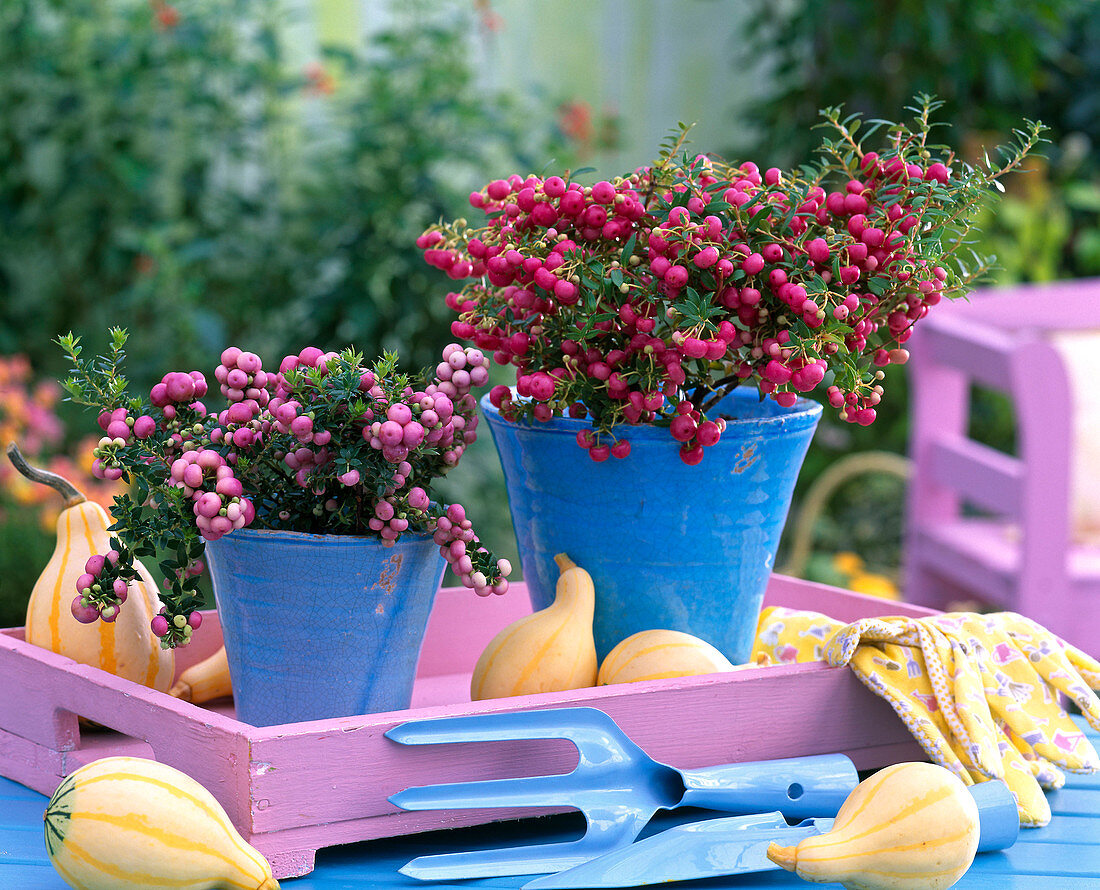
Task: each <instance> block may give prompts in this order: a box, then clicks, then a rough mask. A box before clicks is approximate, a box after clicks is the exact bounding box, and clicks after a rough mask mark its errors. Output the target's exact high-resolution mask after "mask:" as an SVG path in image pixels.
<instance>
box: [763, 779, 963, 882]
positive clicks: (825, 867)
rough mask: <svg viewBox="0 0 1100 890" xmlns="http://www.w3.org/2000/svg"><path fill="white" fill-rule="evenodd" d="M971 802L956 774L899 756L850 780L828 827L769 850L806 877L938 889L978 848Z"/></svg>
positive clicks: (958, 875) (958, 874)
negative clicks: (792, 844) (795, 842)
mask: <svg viewBox="0 0 1100 890" xmlns="http://www.w3.org/2000/svg"><path fill="white" fill-rule="evenodd" d="M978 835H979V824H978V807H977V804H976V803H975V802H974V798H973V797H972V796H971V795H970V793H969V792H968V791H967V790H966V786H965V785H964V784H963V783H962V781H961V780H960V779H959V778H958V777H957V776H956V775H955V774H954V773H952V772H951V771H950V770H947V769H944V768H943V767H942V766H937V765H935V764H933V763H898V764H895V765H894V766H888V767H886V769H883V770H879V771H878V772H877V773H875V774H874V775H873V776H871V777H870V778H867V779H865V780H864V781H862V782H860V783H859V785H857V786H856V787H855V789H854V790H853V791H852V793H851V794H850V795H848V799H847V800H845V802H844V805H843V806H842V807H841V808H840V812H839V813H837V816H836V821H835V822H834V824H833V828H832V830H830V831H828V832H826V833H825V834H820V835H816V836H814V837H809V838H806V839H805V840H804V841H802V842H801V843H800V844H799V845H798V846H797V847H781V846H779V845H778V844H775V843H773V844H772V845H771V846H770V847H769V848H768V858H769V859H771V860H772V861H773V862H775V863H776V864H777V865H780V866H782V867H783V868H785V869H786V870H787V871H793V872H795V873H796V874H797V875H798V876H799V877H800V878H802V879H803V880H805V881H812V882H814V883H818V884H823V883H829V882H833V881H835V882H838V883H840V884H842V885H843V886H844V887H846V888H847V890H944V888H947V887H950V886H952V885H953V884H955V883H956V882H957V881H958V880H959V878H961V877H962V876H963V875H964V874H965V873H966V870H967V869H968V868H970V864H971V863H972V862H973V861H974V854H975V853H976V852H977V849H978Z"/></svg>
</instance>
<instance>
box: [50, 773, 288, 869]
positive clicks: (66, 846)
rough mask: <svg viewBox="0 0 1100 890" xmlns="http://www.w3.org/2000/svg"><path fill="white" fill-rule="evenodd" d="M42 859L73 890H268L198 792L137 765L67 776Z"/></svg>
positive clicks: (257, 861)
mask: <svg viewBox="0 0 1100 890" xmlns="http://www.w3.org/2000/svg"><path fill="white" fill-rule="evenodd" d="M45 822H46V829H45V830H46V852H47V853H48V854H49V857H50V862H51V863H53V867H54V868H55V869H57V873H58V874H59V875H61V877H62V878H64V879H65V881H67V882H68V884H69V886H71V887H74V888H75V890H148V888H152V887H166V888H173V890H278V887H279V883H278V881H276V880H275V878H273V877H272V875H271V866H270V865H269V864H268V862H267V860H266V859H264V857H263V856H262V855H261V854H260V852H259V851H258V850H256V849H255V848H254V847H251V846H249V844H247V843H246V842H245V840H244V839H243V838H242V837H241V836H240V834H238V833H237V830H236V829H235V828H234V827H233V823H232V822H230V821H229V817H228V816H227V815H226V813H225V810H223V809H222V808H221V805H220V804H219V803H218V802H217V801H216V800H215V799H214V796H213V795H212V794H210V792H209V791H207V790H206V789H205V788H203V787H202V785H200V784H199V783H198V782H196V781H195V780H194V779H192V778H190V777H189V776H187V775H185V774H184V773H181V772H180V771H179V770H176V769H173V768H172V767H170V766H165V765H164V764H162V763H157V761H155V760H144V759H142V758H139V757H105V758H103V759H102V760H96V761H94V762H92V763H89V764H88V765H87V766H83V767H81V768H80V769H78V770H77V771H76V772H74V773H73V774H72V775H70V776H68V777H67V778H66V779H65V780H64V781H63V782H62V783H61V785H60V786H59V787H58V789H57V791H55V792H54V794H53V797H51V798H50V802H49V804H48V805H47V807H46V814H45Z"/></svg>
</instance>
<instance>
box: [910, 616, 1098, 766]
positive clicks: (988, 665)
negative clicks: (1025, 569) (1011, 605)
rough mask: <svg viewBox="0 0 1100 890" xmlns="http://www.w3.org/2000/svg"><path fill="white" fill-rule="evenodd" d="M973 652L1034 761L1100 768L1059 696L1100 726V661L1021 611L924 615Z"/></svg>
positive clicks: (991, 694)
mask: <svg viewBox="0 0 1100 890" xmlns="http://www.w3.org/2000/svg"><path fill="white" fill-rule="evenodd" d="M922 623H923V624H926V625H928V624H935V625H936V626H937V627H939V628H942V629H943V631H944V633H945V634H947V635H949V636H950V637H951V638H952V639H953V640H954V641H956V644H957V646H959V647H960V648H964V649H967V650H969V651H970V652H971V653H973V656H974V658H975V660H976V661H977V663H978V664H979V665H980V666H981V670H982V683H983V686H984V697H985V698H986V700H987V701H988V702H989V708H990V710H991V712H992V714H993V716H994V718H995V719H996V720H997V722H998V723H999V724H1000V725H1001V726H1002V728H1003V729H1004V730H1005V735H1006V736H1007V737H1008V738H1009V739H1010V740H1011V741H1012V743H1013V745H1014V746H1015V747H1016V748H1018V749H1019V750H1020V751H1021V752H1022V753H1023V754H1024V756H1025V757H1027V759H1028V760H1029V761H1031V762H1033V763H1035V764H1038V766H1037V767H1036V768H1037V769H1040V770H1041V769H1043V766H1042V762H1043V761H1046V762H1047V763H1048V765H1049V764H1055V765H1057V766H1058V767H1061V768H1062V769H1065V770H1068V771H1070V772H1095V771H1097V770H1100V757H1097V754H1096V751H1095V750H1094V749H1093V747H1092V745H1091V744H1090V743H1089V741H1088V739H1087V738H1086V737H1085V735H1084V733H1082V732H1081V731H1080V730H1079V729H1078V728H1077V725H1076V724H1075V723H1074V722H1073V721H1072V720H1071V719H1070V717H1069V715H1068V714H1067V713H1066V712H1065V711H1064V710H1063V708H1062V704H1061V701H1060V700H1059V695H1058V693H1059V692H1061V693H1063V694H1065V695H1066V696H1067V697H1068V698H1069V699H1070V700H1072V701H1073V702H1074V703H1075V704H1076V705H1077V707H1078V708H1080V709H1081V713H1082V714H1083V715H1084V717H1085V719H1086V720H1087V721H1088V722H1089V723H1090V724H1091V725H1092V726H1093V727H1094V728H1097V729H1100V699H1098V698H1097V696H1096V694H1095V693H1094V692H1093V691H1092V689H1090V688H1089V687H1090V686H1092V687H1096V688H1100V663H1098V662H1096V661H1095V660H1094V659H1092V658H1090V657H1089V656H1088V655H1086V654H1085V653H1083V652H1081V651H1080V650H1078V649H1076V648H1074V647H1073V646H1070V645H1069V644H1067V643H1065V642H1064V641H1063V640H1061V639H1059V638H1058V637H1056V636H1054V635H1053V634H1052V633H1050V632H1049V631H1047V630H1046V629H1045V628H1043V627H1042V626H1040V625H1039V624H1036V623H1035V622H1034V621H1032V620H1031V619H1029V618H1025V617H1023V616H1022V615H1017V614H1015V613H1013V612H1001V613H997V614H994V615H975V614H973V613H965V612H964V613H954V614H947V615H942V616H937V617H934V618H927V619H924V620H923V622H922Z"/></svg>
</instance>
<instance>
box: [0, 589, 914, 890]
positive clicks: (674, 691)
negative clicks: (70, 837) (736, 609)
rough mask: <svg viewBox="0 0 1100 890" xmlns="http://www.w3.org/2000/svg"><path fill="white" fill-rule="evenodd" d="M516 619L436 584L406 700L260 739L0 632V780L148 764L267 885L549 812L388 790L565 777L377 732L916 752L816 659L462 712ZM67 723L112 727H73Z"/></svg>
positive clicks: (529, 757) (554, 754) (687, 760)
mask: <svg viewBox="0 0 1100 890" xmlns="http://www.w3.org/2000/svg"><path fill="white" fill-rule="evenodd" d="M766 603H767V604H777V605H785V606H788V607H791V608H799V609H807V610H813V611H820V612H823V613H825V614H828V615H830V616H832V617H834V618H837V619H839V620H842V621H852V620H856V619H858V618H862V617H868V616H872V615H912V616H920V615H926V614H932V613H931V612H930V611H929V610H927V609H923V608H920V607H914V606H907V605H903V604H900V603H893V602H887V601H883V600H879V599H875V598H872V597H864V596H859V595H856V594H852V593H848V592H845V591H840V590H837V589H836V588H831V587H827V586H825V585H820V584H810V583H807V582H804V581H799V580H796V579H790V578H784V577H782V576H775V577H774V578H773V579H772V582H771V584H770V586H769V590H768V594H767V599H766ZM530 609H531V606H530V602H529V600H528V598H527V594H526V589H525V588H524V586H523V585H522V584H519V585H515V586H514V587H513V589H512V591H511V592H510V593H509V594H508V595H507V596H505V597H487V598H484V599H481V598H478V597H475V596H473V595H472V594H471V593H470V592H469V591H466V590H455V589H451V590H446V589H445V590H442V591H440V593H439V596H438V598H437V602H436V607H435V610H434V611H433V613H432V619H431V622H430V624H429V627H428V630H427V633H426V635H425V640H424V646H423V651H422V655H421V659H420V663H419V667H418V680H417V693H415V700H417V701H419V702H420V706H418V707H416V708H414V709H410V710H406V711H397V712H392V713H389V714H369V715H364V716H358V717H344V718H339V719H334V720H323V721H315V722H311V723H296V724H287V725H285V726H276V727H264V728H257V727H252V726H248V725H246V724H243V723H239V722H238V721H236V720H235V719H233V717H232V715H231V712H230V713H229V714H223V713H219V711H217V710H207V709H204V708H200V707H196V706H194V705H191V704H189V703H186V702H180V701H178V700H176V699H173V698H171V697H170V696H167V695H165V694H163V693H159V692H156V691H155V690H150V689H147V688H145V687H143V686H139V685H137V684H134V683H131V682H129V681H127V680H123V679H121V678H118V677H114V676H112V675H110V674H107V673H105V672H103V671H101V670H99V669H97V668H91V667H87V666H84V665H80V664H77V663H75V662H73V661H72V660H71V659H68V658H64V657H62V656H58V655H56V654H54V653H52V652H48V651H46V650H43V649H39V648H37V647H34V646H30V645H29V644H27V643H26V642H25V641H23V640H22V634H21V632H20V631H18V630H10V631H3V632H0V677H2V678H3V680H4V682H3V683H0V773H3V774H4V775H6V776H8V777H10V778H14V779H16V780H18V781H20V782H23V783H25V784H27V785H29V786H30V787H32V788H35V789H36V790H38V791H41V792H43V793H46V794H49V793H52V791H53V790H54V788H55V787H56V785H57V783H58V781H59V780H60V778H61V777H62V776H64V775H66V774H67V773H68V772H71V771H72V770H73V769H75V768H77V767H78V766H80V765H82V764H83V763H85V762H88V761H90V760H92V759H95V758H97V757H101V756H108V755H111V754H117V753H137V754H138V755H139V756H153V757H155V758H156V759H157V760H160V761H161V762H163V763H166V764H168V765H171V766H174V767H176V768H178V769H181V770H182V771H183V772H185V773H187V774H189V775H191V776H192V777H193V778H195V779H196V780H197V781H199V782H200V783H201V784H203V785H205V786H206V787H207V788H209V789H210V791H211V792H212V793H213V794H214V796H215V797H216V798H217V799H218V800H219V801H220V802H221V803H222V805H223V806H224V807H225V808H226V810H227V812H228V813H229V815H230V817H231V818H232V820H233V822H234V823H235V824H236V825H237V827H238V829H239V830H240V831H241V833H242V834H243V835H244V836H245V837H246V838H248V839H249V840H250V841H251V842H252V843H254V844H255V845H256V846H257V847H258V848H259V849H260V850H261V851H262V852H264V854H265V855H267V856H268V857H269V859H270V860H271V861H272V865H273V868H274V870H275V874H276V876H277V877H280V878H282V877H289V876H295V875H301V874H306V873H308V872H309V871H310V870H311V869H312V867H313V858H314V852H315V851H316V850H317V849H319V848H321V847H325V846H331V845H333V844H338V843H347V842H352V841H356V840H366V839H371V838H378V837H387V836H394V835H398V834H408V833H413V832H419V831H428V830H433V829H438V828H445V827H457V826H461V825H474V824H480V823H484V822H488V821H494V820H500V819H509V818H513V819H514V818H520V817H522V816H526V815H532V814H535V813H540V812H548V811H547V810H534V809H524V810H499V809H498V810H469V811H452V812H420V813H416V812H409V813H407V812H402V811H399V810H397V809H396V808H395V807H393V806H392V805H391V804H390V803H389V802H388V800H387V798H388V796H389V795H391V794H393V793H395V792H396V791H399V790H401V789H403V788H405V787H408V786H411V785H423V784H431V783H436V782H449V781H466V780H471V779H487V778H511V777H518V776H526V775H531V774H533V773H543V774H551V773H555V772H568V771H569V770H571V769H572V767H573V766H574V764H575V762H576V751H575V749H574V748H573V746H572V745H571V744H569V743H568V742H566V741H564V740H546V741H537V742H491V743H479V744H476V745H445V746H443V745H441V746H422V747H410V746H402V745H398V744H397V743H395V742H391V741H390V740H389V739H387V738H386V737H385V736H384V733H385V731H386V730H387V729H389V728H390V727H392V726H396V725H397V724H399V723H402V722H404V721H406V720H409V719H428V718H432V717H442V716H450V715H458V714H472V713H493V712H500V711H514V710H531V709H536V708H563V707H573V706H589V707H598V708H600V709H602V710H604V711H606V712H607V713H608V714H609V715H610V716H611V717H613V718H614V719H615V720H616V721H617V722H618V723H619V724H620V725H621V726H622V728H623V730H624V731H625V732H626V733H627V734H628V735H630V736H631V737H632V738H633V739H634V740H635V741H636V742H637V743H638V744H639V745H641V746H642V747H643V748H644V749H645V750H646V751H647V752H648V753H649V754H650V755H651V756H653V757H654V758H656V759H657V760H661V761H664V762H667V763H671V764H673V765H675V766H678V767H682V768H691V767H697V766H705V765H712V764H717V763H727V762H736V761H744V760H755V759H768V758H775V757H793V756H800V755H806V754H817V753H826V752H844V753H847V754H848V755H849V756H850V757H852V759H853V760H854V761H855V763H856V766H857V767H859V768H861V769H863V768H872V767H877V766H882V765H885V764H887V763H891V762H897V761H899V760H905V759H914V758H920V757H922V754H921V751H920V749H919V748H918V747H917V746H916V744H915V743H914V742H913V741H912V738H911V737H910V735H909V733H908V732H907V731H906V729H905V727H904V725H903V724H902V723H901V721H899V720H898V719H897V718H896V716H895V715H894V714H893V712H892V711H891V710H890V708H889V706H888V705H886V704H885V702H883V701H882V700H880V699H878V698H877V697H875V696H873V695H872V694H871V693H870V692H868V691H867V690H866V689H865V688H864V687H863V686H862V685H861V684H860V683H859V681H858V680H857V679H856V677H855V676H854V675H853V674H852V673H851V672H850V671H848V670H846V669H843V668H830V667H828V666H826V665H825V664H824V663H821V662H813V663H807V664H797V665H775V666H769V667H761V668H751V669H746V670H742V671H738V672H735V673H732V674H713V675H709V676H705V677H691V678H685V679H682V680H663V681H653V682H646V683H634V684H625V685H621V686H605V687H599V688H596V689H580V690H571V691H568V692H561V693H550V694H546V695H533V696H525V697H523V698H513V699H496V700H492V701H485V702H476V703H471V702H470V701H469V695H468V689H469V685H468V684H469V674H470V672H471V671H472V669H473V665H474V663H475V662H476V660H477V657H478V656H479V655H480V653H481V651H482V649H483V648H484V646H485V644H486V643H488V641H489V640H490V639H492V637H493V636H494V635H495V634H496V633H497V632H498V631H499V630H500V629H502V628H503V627H505V626H506V625H508V624H510V623H511V622H512V621H515V620H516V619H518V618H520V617H522V616H523V615H525V614H529V612H530ZM200 641H201V642H200ZM220 644H221V634H220V626H219V625H218V622H217V615H216V614H215V613H207V615H206V618H205V621H204V626H203V629H202V631H201V632H200V634H199V638H198V639H197V640H196V643H195V644H194V646H193V647H188V649H187V650H181V652H180V653H179V658H178V664H177V673H179V672H180V671H182V670H183V669H185V668H186V667H187V666H188V665H190V664H193V663H195V662H196V661H198V660H201V658H204V657H206V655H209V654H210V653H212V652H213V651H214V650H215V649H216V648H217V647H218V646H219V645H220ZM436 702H445V703H444V704H436ZM219 707H220V708H221V710H223V711H224V710H225V708H224V706H219ZM78 716H79V717H83V718H87V719H89V720H92V721H95V722H96V723H98V724H101V725H102V726H104V727H108V728H109V729H110V730H113V731H114V732H110V731H105V730H99V731H98V732H92V731H89V730H88V729H87V728H84V729H82V727H81V724H80V722H79V721H78ZM670 721H672V722H674V724H675V727H676V731H675V732H674V733H670V732H669V731H668V728H669V724H670Z"/></svg>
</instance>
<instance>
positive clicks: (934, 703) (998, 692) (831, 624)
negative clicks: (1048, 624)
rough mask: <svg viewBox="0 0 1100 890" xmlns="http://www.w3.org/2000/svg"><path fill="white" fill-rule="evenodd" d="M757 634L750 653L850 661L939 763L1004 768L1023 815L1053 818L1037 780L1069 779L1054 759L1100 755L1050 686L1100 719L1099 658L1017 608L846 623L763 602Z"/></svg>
mask: <svg viewBox="0 0 1100 890" xmlns="http://www.w3.org/2000/svg"><path fill="white" fill-rule="evenodd" d="M1010 629H1011V633H1010ZM756 643H757V645H756V650H755V652H756V653H760V652H767V653H768V654H769V655H770V656H772V657H773V658H774V659H775V660H776V661H780V662H782V661H788V662H789V661H805V660H812V659H822V658H823V659H824V660H826V661H828V662H829V663H830V664H834V665H842V664H850V665H851V667H852V670H853V671H854V672H855V673H856V675H857V676H858V677H859V678H860V680H861V681H862V682H863V683H864V684H865V685H866V686H867V687H868V688H869V689H871V691H873V692H874V693H875V694H876V695H878V696H880V697H881V698H884V699H886V700H887V702H888V703H889V704H890V705H891V707H892V708H893V709H894V711H895V712H896V713H897V714H898V716H899V717H900V718H901V719H902V720H903V721H904V722H905V724H906V726H907V727H908V728H909V730H910V732H912V733H913V735H914V737H915V738H916V739H917V741H918V742H919V743H920V744H921V746H922V748H924V750H925V752H926V753H927V754H928V756H929V757H930V758H931V759H932V760H934V761H935V762H936V763H939V764H941V765H942V766H944V767H946V768H948V769H950V770H952V772H954V773H955V774H956V775H958V776H959V777H960V778H961V779H962V780H963V781H964V782H966V783H967V784H971V783H973V782H975V781H978V782H980V781H984V779H986V778H1003V779H1004V780H1005V781H1006V783H1007V784H1008V786H1009V787H1010V788H1011V789H1012V791H1013V792H1014V794H1015V795H1016V799H1017V804H1018V807H1019V810H1020V819H1021V822H1022V823H1023V824H1024V825H1033V826H1035V825H1045V824H1046V823H1047V822H1048V821H1049V820H1050V807H1049V805H1048V804H1047V801H1046V798H1045V797H1044V795H1043V793H1042V788H1041V787H1040V786H1043V787H1047V788H1057V787H1060V786H1061V784H1062V782H1063V781H1064V777H1063V776H1062V774H1061V773H1060V772H1059V770H1058V769H1057V768H1056V767H1055V766H1054V765H1053V763H1052V762H1051V761H1053V762H1054V763H1058V764H1059V765H1061V766H1064V767H1065V768H1067V769H1078V770H1083V771H1091V770H1092V769H1094V768H1095V767H1096V765H1097V764H1095V763H1094V761H1095V760H1096V756H1095V752H1093V751H1092V747H1091V745H1090V744H1089V743H1088V741H1087V740H1086V739H1085V738H1084V736H1083V734H1082V733H1080V731H1079V730H1077V728H1076V726H1075V725H1074V724H1073V722H1072V721H1071V720H1070V719H1069V717H1068V716H1067V715H1066V714H1064V713H1063V712H1062V711H1061V708H1060V707H1059V706H1058V703H1057V698H1056V696H1055V695H1054V693H1053V691H1052V690H1051V689H1050V686H1054V687H1055V688H1057V689H1059V690H1061V691H1063V692H1065V693H1066V694H1068V695H1070V696H1071V697H1072V698H1073V699H1074V700H1075V701H1076V702H1077V703H1078V705H1079V706H1081V708H1082V711H1084V712H1085V713H1086V716H1087V717H1089V719H1090V721H1091V720H1094V719H1095V720H1098V721H1100V701H1097V700H1096V697H1095V695H1093V693H1092V692H1091V691H1090V690H1089V689H1088V686H1089V685H1090V684H1091V685H1097V686H1100V664H1098V663H1096V662H1095V661H1093V660H1092V659H1089V658H1088V656H1086V655H1084V654H1083V653H1081V652H1079V651H1077V650H1075V649H1072V647H1068V646H1066V644H1064V643H1063V642H1062V641H1061V640H1058V639H1057V638H1056V637H1054V636H1052V635H1051V634H1049V633H1048V632H1047V631H1045V630H1043V629H1042V628H1041V627H1040V626H1039V625H1036V624H1035V623H1034V622H1029V621H1027V619H1022V618H1020V616H1012V618H1011V619H1003V618H1002V617H1000V616H978V615H971V614H969V613H963V614H954V615H945V616H934V617H930V618H926V619H920V620H917V619H912V618H877V619H876V618H872V619H864V620H862V621H857V622H855V623H854V624H850V625H844V624H843V623H842V622H839V621H833V620H832V619H830V618H827V617H826V616H824V615H820V614H818V613H813V612H796V611H794V610H788V609H768V610H765V612H764V613H763V614H762V615H761V619H760V623H759V625H758V627H757V640H756ZM997 647H1000V648H999V649H998V648H997ZM1025 650H1026V651H1027V654H1026V655H1024V654H1023V653H1024V651H1025ZM1013 652H1015V653H1016V654H1015V655H1013ZM991 653H996V654H991ZM998 657H999V658H1003V659H1005V660H1006V661H1007V662H1008V663H1010V664H1011V665H1012V674H1011V678H1012V679H1010V675H1008V674H1007V673H1006V672H1005V671H1004V670H1000V669H998V668H997V666H996V665H995V663H994V662H995V659H996V658H998ZM1033 664H1034V665H1035V669H1033V670H1031V672H1030V674H1029V673H1028V666H1030V665H1033ZM1006 695H1007V696H1008V697H1007V698H1006ZM1021 699H1022V700H1023V701H1022V703H1021ZM1044 726H1049V727H1050V729H1049V732H1046V733H1044V732H1042V731H1041V729H1040V727H1044Z"/></svg>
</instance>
